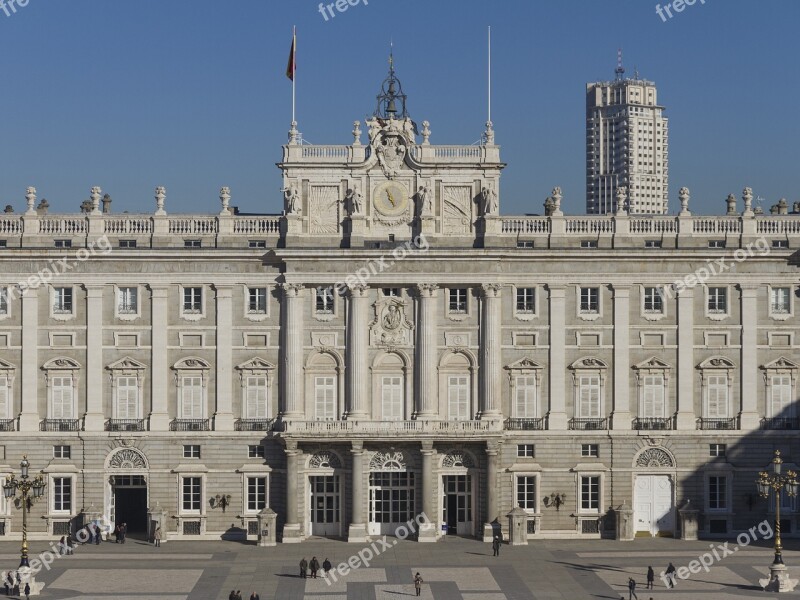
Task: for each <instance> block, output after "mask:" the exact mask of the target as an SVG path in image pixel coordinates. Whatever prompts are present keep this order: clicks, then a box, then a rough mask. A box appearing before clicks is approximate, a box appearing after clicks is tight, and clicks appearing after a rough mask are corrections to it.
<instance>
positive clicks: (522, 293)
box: [517, 288, 536, 315]
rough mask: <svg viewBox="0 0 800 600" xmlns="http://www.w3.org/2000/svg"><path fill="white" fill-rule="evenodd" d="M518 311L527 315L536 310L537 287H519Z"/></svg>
mask: <svg viewBox="0 0 800 600" xmlns="http://www.w3.org/2000/svg"><path fill="white" fill-rule="evenodd" d="M517 312H518V313H522V314H526V315H532V314H534V313H535V312H536V289H534V288H517Z"/></svg>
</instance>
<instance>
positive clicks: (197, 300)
mask: <svg viewBox="0 0 800 600" xmlns="http://www.w3.org/2000/svg"><path fill="white" fill-rule="evenodd" d="M183 312H184V313H186V314H192V315H199V314H200V313H202V312H203V288H201V287H185V288H183Z"/></svg>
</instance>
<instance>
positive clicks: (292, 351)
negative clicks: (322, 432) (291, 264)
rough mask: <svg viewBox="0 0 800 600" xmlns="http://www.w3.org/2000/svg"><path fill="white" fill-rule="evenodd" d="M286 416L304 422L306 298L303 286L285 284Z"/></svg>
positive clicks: (284, 360)
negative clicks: (304, 309) (304, 313)
mask: <svg viewBox="0 0 800 600" xmlns="http://www.w3.org/2000/svg"><path fill="white" fill-rule="evenodd" d="M282 287H283V315H282V316H283V323H282V327H281V333H282V335H283V344H281V346H282V348H283V360H282V361H281V362H282V363H283V365H284V369H283V402H284V405H283V417H284V418H286V419H302V418H303V416H304V412H305V411H304V407H303V399H304V396H303V389H304V387H305V386H304V381H303V333H304V326H303V299H304V298H305V294H304V292H303V290H304V287H303V285H302V284H298V283H284V284H283V286H282Z"/></svg>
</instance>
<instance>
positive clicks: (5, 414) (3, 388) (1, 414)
mask: <svg viewBox="0 0 800 600" xmlns="http://www.w3.org/2000/svg"><path fill="white" fill-rule="evenodd" d="M9 399H10V394H9V390H8V377H0V419H8V418H9V416H10V415H11V406H9V404H10V402H9Z"/></svg>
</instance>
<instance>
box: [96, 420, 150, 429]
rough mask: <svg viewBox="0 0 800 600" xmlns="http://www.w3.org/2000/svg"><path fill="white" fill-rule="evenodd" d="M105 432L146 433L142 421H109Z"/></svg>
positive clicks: (144, 424) (143, 421)
mask: <svg viewBox="0 0 800 600" xmlns="http://www.w3.org/2000/svg"><path fill="white" fill-rule="evenodd" d="M106 431H147V427H146V423H145V420H144V419H109V420H108V421H106Z"/></svg>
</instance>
